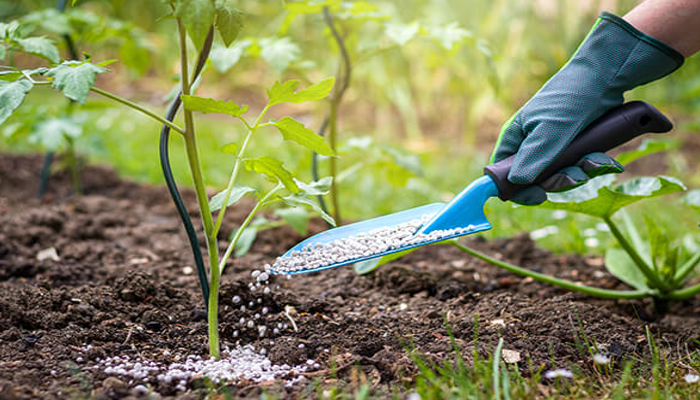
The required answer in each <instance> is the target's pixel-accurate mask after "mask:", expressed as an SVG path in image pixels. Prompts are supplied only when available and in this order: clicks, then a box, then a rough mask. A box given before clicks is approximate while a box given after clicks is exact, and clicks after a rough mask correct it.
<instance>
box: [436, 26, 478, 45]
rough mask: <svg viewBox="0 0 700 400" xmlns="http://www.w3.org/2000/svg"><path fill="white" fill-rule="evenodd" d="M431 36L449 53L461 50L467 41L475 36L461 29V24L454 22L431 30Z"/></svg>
mask: <svg viewBox="0 0 700 400" xmlns="http://www.w3.org/2000/svg"><path fill="white" fill-rule="evenodd" d="M429 32H430V36H432V38H433V39H434V40H435V41H437V42H438V43H439V44H440V46H441V47H442V48H444V49H445V50H447V51H452V50H453V49H457V48H459V45H460V44H462V43H463V42H464V40H465V39H467V38H471V37H472V36H473V35H472V33H471V32H469V31H468V30H466V29H464V28H461V27H460V26H459V23H457V22H452V23H450V24H447V25H442V26H435V27H433V28H431V29H430V30H429Z"/></svg>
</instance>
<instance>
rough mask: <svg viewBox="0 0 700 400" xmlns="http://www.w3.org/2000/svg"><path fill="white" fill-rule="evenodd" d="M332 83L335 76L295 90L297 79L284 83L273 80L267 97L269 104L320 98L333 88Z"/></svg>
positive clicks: (300, 101)
mask: <svg viewBox="0 0 700 400" xmlns="http://www.w3.org/2000/svg"><path fill="white" fill-rule="evenodd" d="M334 83H335V78H328V79H324V80H322V81H321V82H319V83H317V84H315V85H311V86H309V87H308V88H306V89H304V90H300V91H298V92H295V90H296V88H297V87H298V86H299V81H298V80H290V81H286V82H284V83H279V82H275V84H274V85H272V88H271V89H270V90H268V91H267V97H268V98H269V99H270V105H274V104H279V103H303V102H305V101H310V100H320V99H322V98H324V97H326V96H328V93H330V91H331V89H333V84H334Z"/></svg>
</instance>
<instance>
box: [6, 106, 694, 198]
mask: <svg viewBox="0 0 700 400" xmlns="http://www.w3.org/2000/svg"><path fill="white" fill-rule="evenodd" d="M1 121H2V119H0V123H1ZM681 201H682V202H683V203H684V204H687V205H688V206H690V208H692V209H694V210H695V211H699V212H700V189H695V190H691V191H690V192H688V194H686V195H685V196H683V199H682V200H681Z"/></svg>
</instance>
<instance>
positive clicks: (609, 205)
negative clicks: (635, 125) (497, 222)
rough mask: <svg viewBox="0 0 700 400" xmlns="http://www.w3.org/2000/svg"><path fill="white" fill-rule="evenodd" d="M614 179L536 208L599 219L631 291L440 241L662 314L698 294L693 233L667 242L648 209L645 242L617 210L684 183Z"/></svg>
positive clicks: (609, 262)
mask: <svg viewBox="0 0 700 400" xmlns="http://www.w3.org/2000/svg"><path fill="white" fill-rule="evenodd" d="M668 147H669V145H668V144H667V143H665V142H654V141H645V142H643V143H642V144H641V145H640V147H639V148H638V149H636V150H633V151H630V152H627V153H623V154H621V155H620V156H619V158H620V159H621V160H623V161H625V162H631V161H634V160H635V159H637V158H640V157H643V156H645V155H649V154H653V153H655V152H658V151H661V150H664V149H667V148H668ZM616 180H617V177H616V176H614V175H604V176H600V177H597V178H594V179H591V181H590V182H588V183H586V184H585V185H583V186H581V187H579V188H576V189H573V190H569V191H566V192H562V193H549V194H548V200H547V201H546V202H544V203H543V204H542V205H540V206H539V207H540V208H546V209H553V210H559V211H566V212H576V213H581V214H585V215H588V216H591V217H594V218H599V219H601V220H602V221H603V222H604V224H605V225H606V226H607V227H608V229H609V231H610V232H611V234H612V235H613V237H614V238H615V240H616V241H617V244H618V246H619V248H616V247H611V248H608V249H607V251H606V253H605V267H606V269H607V270H608V271H609V272H610V273H611V274H612V275H613V276H615V277H616V278H618V279H619V280H621V281H623V282H625V283H626V284H628V285H629V286H631V287H632V288H634V289H635V290H631V291H624V290H607V289H598V288H594V287H590V286H587V285H582V284H580V283H576V282H571V281H567V280H564V279H559V278H556V277H553V276H548V275H545V274H541V273H536V272H533V271H530V270H528V269H526V268H523V267H521V266H516V265H512V264H509V263H505V262H502V261H499V260H497V259H495V258H493V257H490V256H488V255H486V254H483V253H481V252H478V251H476V250H474V249H471V248H469V247H468V246H465V245H464V244H461V243H459V242H458V241H457V240H448V241H445V242H442V243H443V244H451V245H453V246H454V247H456V248H458V249H460V250H461V251H463V252H465V253H467V254H470V255H472V256H474V257H477V258H479V259H481V260H483V261H486V262H487V263H489V264H492V265H494V266H496V267H500V268H503V269H506V270H508V271H510V272H513V273H516V274H519V275H523V276H527V277H531V278H533V279H535V280H538V281H542V282H545V283H549V284H552V285H555V286H559V287H562V288H564V289H567V290H571V291H576V292H581V293H585V294H587V295H590V296H594V297H601V298H608V299H633V298H644V297H649V298H652V299H654V301H655V305H656V308H657V311H659V312H661V313H664V312H666V311H667V305H668V302H669V301H671V300H682V299H686V298H689V297H692V296H695V295H696V294H698V293H700V284H695V285H691V286H688V287H685V286H686V285H687V284H688V283H689V282H690V281H691V280H692V278H694V277H695V274H696V268H697V266H698V265H700V251H698V250H700V246H699V245H698V242H697V241H696V236H695V235H694V234H692V233H688V234H685V235H684V236H683V237H682V238H677V239H676V240H672V239H671V238H670V237H669V235H668V234H666V233H665V232H663V231H662V229H660V228H659V227H658V225H657V223H656V219H655V218H653V217H652V216H651V215H653V213H647V214H646V215H645V222H646V240H645V239H643V235H642V232H641V230H640V229H639V228H638V227H637V226H636V225H635V224H634V223H633V222H632V220H631V218H630V217H629V215H628V214H627V213H625V212H624V210H622V209H623V208H624V207H626V206H628V205H630V204H633V203H636V202H638V201H642V200H646V199H651V198H654V197H658V196H663V195H668V194H673V193H678V192H682V191H686V186H685V185H684V184H683V183H682V182H680V181H679V180H678V179H675V178H671V177H667V176H658V177H638V178H635V179H632V180H630V181H628V182H625V183H622V184H617V183H616ZM684 202H686V203H688V204H689V205H691V207H697V205H696V202H697V199H696V196H695V192H692V193H690V194H689V195H688V196H687V197H686V198H685V199H684ZM679 206H680V205H679ZM618 212H619V213H620V214H621V215H622V217H623V221H624V225H625V228H626V229H625V230H626V231H627V232H626V234H625V232H623V230H622V229H621V228H620V226H619V225H618V223H617V221H616V219H615V218H614V216H615V215H616V214H617V213H618ZM414 250H415V248H414V249H409V250H405V251H403V252H399V253H395V254H390V255H387V256H384V257H382V258H379V259H374V260H368V261H364V262H360V263H357V264H356V265H355V271H356V272H358V273H359V274H367V273H370V272H372V271H374V270H375V269H376V268H377V267H379V266H380V265H382V264H385V263H387V262H389V261H392V260H395V259H397V258H399V257H402V256H403V255H406V254H408V253H411V252H412V251H414Z"/></svg>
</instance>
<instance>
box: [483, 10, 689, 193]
mask: <svg viewBox="0 0 700 400" xmlns="http://www.w3.org/2000/svg"><path fill="white" fill-rule="evenodd" d="M682 64H683V56H682V55H681V54H680V53H679V52H677V51H676V50H674V49H673V48H671V47H669V46H668V45H666V44H664V43H662V42H660V41H658V40H656V39H654V38H652V37H650V36H648V35H646V34H644V33H642V32H640V31H639V30H637V29H636V28H635V27H633V26H632V25H630V24H629V23H628V22H626V21H625V20H623V19H622V18H620V17H618V16H616V15H614V14H611V13H608V12H603V13H602V14H601V15H600V17H599V18H598V21H597V22H596V23H595V25H594V26H593V28H592V29H591V31H590V32H589V33H588V35H587V36H586V38H585V39H584V40H583V42H582V43H581V45H579V48H578V49H577V50H576V53H575V54H574V56H573V57H572V58H571V59H570V60H569V61H568V62H567V63H566V64H565V65H564V66H563V67H562V68H561V69H560V70H559V71H558V72H557V73H556V74H555V75H554V76H552V78H550V79H549V81H547V83H545V85H544V86H543V87H542V88H541V89H540V90H539V91H538V92H537V94H535V96H534V97H532V98H531V99H530V100H529V101H528V102H527V103H526V104H525V105H524V106H523V107H522V108H521V109H520V110H519V111H518V112H517V113H516V114H515V115H514V116H513V117H511V119H510V120H508V122H506V123H505V125H503V127H502V129H501V134H500V137H499V138H498V142H497V143H496V148H495V149H494V152H493V155H492V156H491V162H498V161H500V160H503V159H504V158H507V157H509V156H511V155H513V154H515V155H516V156H515V160H514V162H513V166H512V168H511V170H510V173H509V174H508V180H509V181H511V182H513V183H517V184H530V183H532V182H533V181H534V180H535V179H536V178H537V176H538V175H539V174H540V173H541V172H542V171H544V169H545V168H547V167H548V166H549V165H550V164H551V163H552V161H553V160H554V159H555V158H556V157H557V156H558V155H559V154H561V153H562V151H563V150H564V149H565V148H566V147H568V146H569V143H571V141H572V140H573V139H574V138H575V137H576V135H577V134H578V133H579V132H581V131H582V130H583V129H585V128H586V126H588V124H590V123H591V122H593V121H595V120H596V119H597V118H598V117H600V116H602V115H603V114H604V113H605V112H607V111H608V110H610V109H611V108H614V107H616V106H619V105H621V104H622V103H623V101H624V99H623V93H624V92H626V91H627V90H631V89H633V88H635V87H637V86H640V85H644V84H646V83H649V82H651V81H654V80H656V79H659V78H661V77H663V76H666V75H668V74H669V73H671V72H673V71H675V70H676V69H678V68H679V67H680V66H681V65H682ZM621 171H622V166H621V165H620V164H619V163H617V162H616V161H615V160H613V159H612V158H610V157H609V156H607V155H605V154H603V153H594V154H589V155H587V156H586V157H584V158H582V159H581V160H580V161H579V162H578V163H577V164H576V165H574V166H571V167H569V168H565V169H563V170H562V171H560V172H559V173H557V174H555V175H553V176H552V177H550V178H549V179H547V180H546V181H545V182H543V183H542V184H540V185H531V186H529V187H528V188H526V189H524V190H522V191H520V192H518V193H517V194H516V195H515V196H514V197H513V199H512V200H513V201H515V202H518V203H521V204H528V205H534V204H540V203H542V202H543V201H545V200H546V199H547V195H546V192H552V191H561V190H568V189H570V188H572V187H575V186H578V185H581V184H583V183H584V182H586V181H587V180H588V179H589V178H591V177H594V176H597V175H600V174H603V173H610V172H621Z"/></svg>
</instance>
